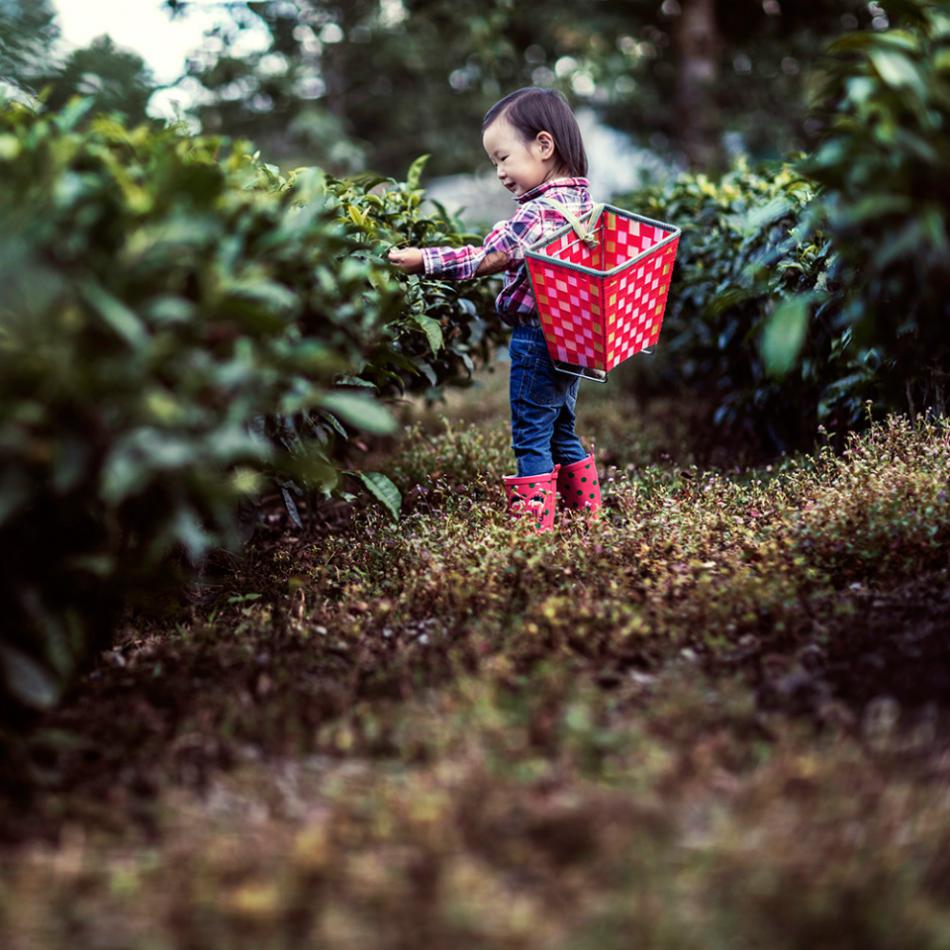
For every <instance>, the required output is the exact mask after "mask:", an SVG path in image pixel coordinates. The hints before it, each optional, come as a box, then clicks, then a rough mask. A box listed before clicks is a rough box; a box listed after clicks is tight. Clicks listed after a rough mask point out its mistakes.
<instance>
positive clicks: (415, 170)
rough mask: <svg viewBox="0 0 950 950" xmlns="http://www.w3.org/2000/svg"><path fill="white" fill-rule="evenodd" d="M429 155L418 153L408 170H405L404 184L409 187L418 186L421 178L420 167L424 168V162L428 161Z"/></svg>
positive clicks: (414, 187)
mask: <svg viewBox="0 0 950 950" xmlns="http://www.w3.org/2000/svg"><path fill="white" fill-rule="evenodd" d="M429 158H430V156H429V155H428V154H427V155H420V156H419V157H418V158H417V159H416V160H415V161H414V162H413V163H412V164H411V165H410V166H409V171H408V172H406V185H408V187H409V188H410V189H413V190H414V189H416V188H418V187H419V182H420V180H421V179H422V169H423V168H425V164H426V162H427V161H429Z"/></svg>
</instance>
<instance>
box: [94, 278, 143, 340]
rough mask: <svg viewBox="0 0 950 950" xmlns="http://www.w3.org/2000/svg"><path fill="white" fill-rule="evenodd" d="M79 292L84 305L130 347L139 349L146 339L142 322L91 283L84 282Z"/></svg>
mask: <svg viewBox="0 0 950 950" xmlns="http://www.w3.org/2000/svg"><path fill="white" fill-rule="evenodd" d="M79 291H80V294H81V296H82V297H83V298H84V299H85V301H86V303H87V304H89V306H90V307H92V309H93V310H94V311H95V312H96V313H97V314H99V316H100V317H102V319H103V320H104V321H105V322H106V324H108V326H110V327H111V328H112V329H113V330H114V331H115V332H116V333H117V334H118V335H119V336H120V337H122V339H123V340H125V341H126V342H127V343H129V344H130V345H131V346H134V347H139V346H141V345H142V344H143V343H144V342H145V341H146V340H147V339H148V334H147V333H146V331H145V326H144V324H143V323H142V321H141V320H140V319H139V318H138V316H137V315H136V314H135V313H133V312H132V311H131V310H129V308H128V307H127V306H126V305H125V304H124V303H122V301H121V300H118V299H116V298H115V297H113V296H112V294H110V293H109V292H108V291H106V290H103V289H102V288H101V287H100V286H98V284H93V283H91V282H84V283H83V284H82V285H81V286H80V288H79Z"/></svg>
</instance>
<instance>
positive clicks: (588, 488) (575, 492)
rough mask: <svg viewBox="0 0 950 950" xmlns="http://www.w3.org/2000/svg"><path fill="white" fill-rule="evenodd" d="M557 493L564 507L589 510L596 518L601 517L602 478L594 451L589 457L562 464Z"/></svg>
mask: <svg viewBox="0 0 950 950" xmlns="http://www.w3.org/2000/svg"><path fill="white" fill-rule="evenodd" d="M557 493H558V498H559V500H560V502H561V505H562V506H563V507H564V508H570V509H573V510H575V511H580V510H587V511H589V512H590V513H591V514H592V515H593V516H594V517H595V518H599V517H600V514H599V512H600V507H601V502H600V480H599V479H598V477H597V464H596V462H595V461H594V453H593V452H591V454H590V455H588V456H587V458H583V459H580V460H579V461H577V462H571V463H570V464H569V465H561V466H560V472H559V473H558V476H557Z"/></svg>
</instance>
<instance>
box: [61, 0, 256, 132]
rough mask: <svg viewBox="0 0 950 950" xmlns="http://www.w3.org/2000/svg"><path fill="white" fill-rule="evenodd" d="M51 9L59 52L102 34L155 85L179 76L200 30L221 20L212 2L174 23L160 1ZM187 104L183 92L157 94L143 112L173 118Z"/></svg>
mask: <svg viewBox="0 0 950 950" xmlns="http://www.w3.org/2000/svg"><path fill="white" fill-rule="evenodd" d="M51 5H52V7H53V8H54V10H55V11H56V16H57V21H58V24H59V28H60V32H61V35H62V38H61V51H62V52H63V53H68V52H69V51H71V50H73V49H76V48H77V47H82V46H87V45H88V44H89V43H90V41H91V40H93V39H95V38H96V37H97V36H102V34H103V33H108V34H109V36H111V37H112V39H113V41H114V42H115V43H116V45H118V46H122V47H125V48H126V49H130V50H132V51H133V52H135V53H138V55H139V56H141V57H142V59H143V60H145V62H146V64H147V65H148V66H149V67H150V68H151V70H152V73H153V75H154V76H155V79H156V80H157V81H158V82H161V83H167V82H172V81H173V80H174V79H176V78H177V77H178V76H180V75H181V74H182V72H183V71H184V69H185V60H186V58H187V56H188V54H189V53H191V52H192V51H193V50H195V49H197V48H199V47H200V46H201V43H202V38H203V36H204V32H205V30H207V29H209V28H210V27H212V26H213V25H214V24H215V22H217V21H218V20H219V19H220V18H221V17H222V13H221V12H220V10H218V11H216V10H215V6H216V5H215V3H214V2H213V0H208V2H207V3H205V4H203V0H195V2H194V4H193V10H192V11H190V12H189V13H188V15H187V16H185V17H179V18H178V19H175V20H172V18H171V17H170V16H169V15H168V13H167V12H166V11H165V10H163V8H162V4H161V0H51ZM202 6H204V9H202ZM251 42H253V40H251ZM191 101H192V100H191V94H190V93H189V91H188V89H187V87H186V88H184V89H177V90H162V91H159V92H157V93H156V94H155V95H154V96H153V98H152V102H151V103H150V106H149V112H150V113H152V114H153V115H155V116H156V117H164V118H174V117H175V116H176V115H177V114H178V112H179V110H180V109H181V108H185V107H187V105H189V104H190V102H191Z"/></svg>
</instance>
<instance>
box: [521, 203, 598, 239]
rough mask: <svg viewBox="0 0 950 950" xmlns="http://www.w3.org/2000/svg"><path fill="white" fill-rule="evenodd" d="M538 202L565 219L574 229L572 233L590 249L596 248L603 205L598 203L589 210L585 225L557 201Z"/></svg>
mask: <svg viewBox="0 0 950 950" xmlns="http://www.w3.org/2000/svg"><path fill="white" fill-rule="evenodd" d="M537 200H538V202H540V203H541V204H543V205H547V207H549V208H553V209H554V210H555V211H558V212H560V213H561V214H562V215H563V216H564V217H565V218H567V220H568V222H569V223H570V225H571V227H572V228H573V229H574V233H575V234H577V236H578V237H579V238H580V239H581V240H582V241H583V242H584V243H585V244H586V245H587V246H588V247H589V248H591V249H593V248H595V247H597V235H596V233H595V232H596V230H597V222H598V220H599V219H600V215H601V213H602V212H603V210H604V203H603V202H600V203H598V204H595V205H594V206H593V207H592V208H591V209H590V212H589V213H590V217H589V218H588V219H587V224H584V222H582V221H581V219H580V218H578V217H577V215H576V214H574V212H573V211H570V210H569V209H568V208H565V207H564V205H562V204H561V203H560V202H558V201H552V200H551V199H550V198H544V197H541V198H538V199H537Z"/></svg>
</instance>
